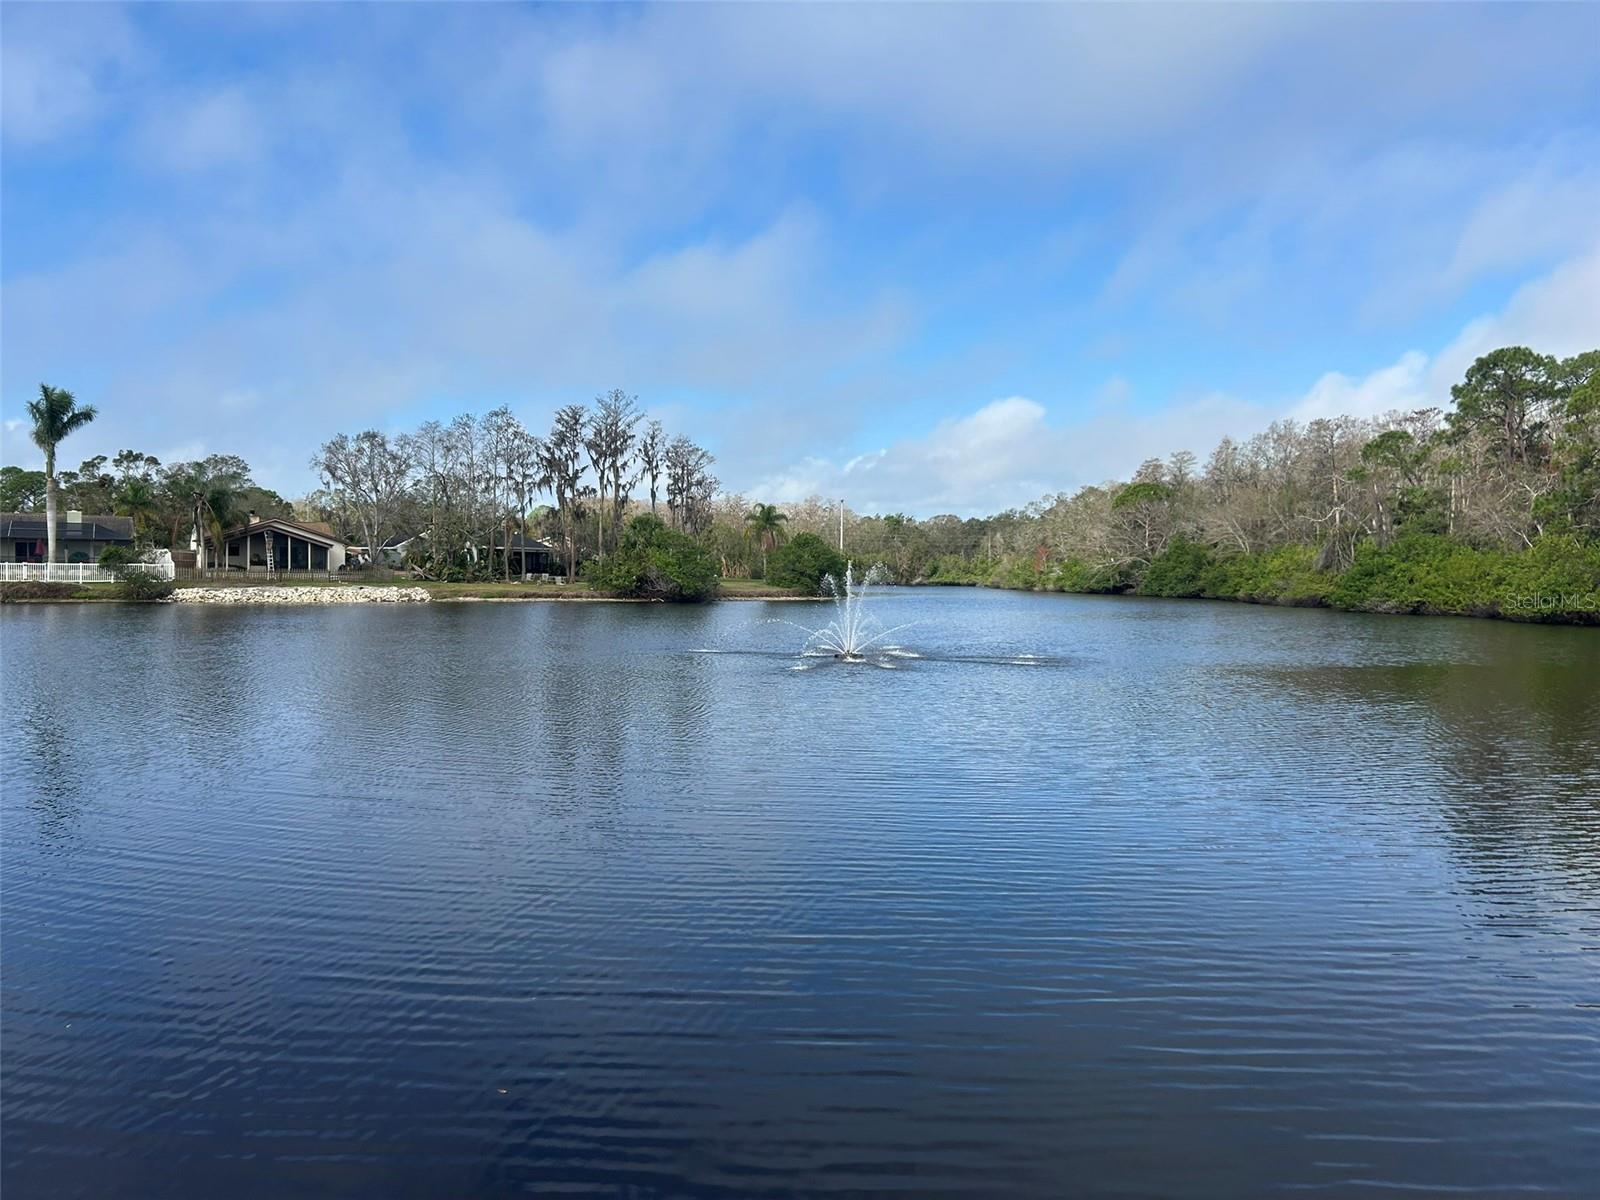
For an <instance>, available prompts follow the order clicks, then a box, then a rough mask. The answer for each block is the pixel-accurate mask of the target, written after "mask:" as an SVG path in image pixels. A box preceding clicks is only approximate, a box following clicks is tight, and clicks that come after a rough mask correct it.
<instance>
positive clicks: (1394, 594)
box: [1330, 534, 1600, 623]
mask: <svg viewBox="0 0 1600 1200" xmlns="http://www.w3.org/2000/svg"><path fill="white" fill-rule="evenodd" d="M1330 599H1331V601H1332V602H1333V603H1334V604H1335V605H1337V606H1338V607H1339V608H1349V609H1355V610H1358V611H1362V612H1396V613H1457V614H1460V615H1463V616H1510V617H1516V618H1519V619H1521V620H1546V621H1549V620H1579V621H1585V622H1589V623H1600V546H1595V545H1593V544H1591V543H1584V542H1582V541H1579V540H1578V539H1577V538H1574V537H1572V536H1570V535H1567V534H1547V535H1545V536H1544V537H1540V538H1538V539H1536V540H1535V541H1534V544H1533V546H1532V547H1530V548H1529V549H1527V550H1525V551H1522V552H1520V553H1511V552H1507V551H1504V550H1481V549H1478V548H1476V547H1473V546H1467V545H1463V544H1462V543H1460V542H1455V541H1451V540H1449V539H1448V538H1444V537H1440V536H1436V535H1431V534H1430V535H1420V534H1418V535H1409V536H1406V537H1402V538H1400V539H1398V540H1397V541H1396V542H1395V543H1394V544H1393V545H1391V546H1388V547H1386V548H1383V549H1379V548H1378V547H1377V546H1376V545H1375V544H1373V543H1371V542H1366V543H1363V544H1362V545H1360V546H1358V547H1357V548H1356V556H1355V562H1354V564H1353V565H1352V566H1351V567H1350V569H1349V570H1348V571H1346V572H1345V573H1344V574H1343V575H1341V576H1340V577H1339V581H1338V584H1337V585H1336V586H1335V587H1334V589H1333V591H1332V594H1331V596H1330Z"/></svg>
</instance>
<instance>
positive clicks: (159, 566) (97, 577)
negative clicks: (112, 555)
mask: <svg viewBox="0 0 1600 1200" xmlns="http://www.w3.org/2000/svg"><path fill="white" fill-rule="evenodd" d="M128 569H129V570H130V571H146V572H148V573H149V574H151V575H154V576H155V577H156V578H157V579H171V578H173V576H174V575H175V574H176V572H175V571H174V570H173V567H172V559H171V558H170V557H168V558H166V559H165V560H164V561H161V562H153V563H129V564H128ZM24 580H29V581H34V582H39V583H115V582H116V576H114V575H112V574H111V572H110V571H107V570H106V569H105V568H104V567H102V566H100V565H98V564H96V563H86V562H83V563H14V562H0V583H20V582H22V581H24Z"/></svg>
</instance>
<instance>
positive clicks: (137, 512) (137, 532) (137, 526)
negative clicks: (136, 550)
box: [117, 476, 160, 546]
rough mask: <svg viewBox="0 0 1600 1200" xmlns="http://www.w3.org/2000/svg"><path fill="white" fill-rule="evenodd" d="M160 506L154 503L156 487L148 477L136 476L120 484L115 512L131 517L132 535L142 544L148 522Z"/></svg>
mask: <svg viewBox="0 0 1600 1200" xmlns="http://www.w3.org/2000/svg"><path fill="white" fill-rule="evenodd" d="M159 511H160V506H159V505H158V504H157V503H156V489H155V488H154V487H153V486H152V485H151V483H150V481H149V480H148V479H140V478H138V477H137V476H135V477H133V478H132V479H129V480H128V481H127V482H125V483H124V484H123V485H122V488H121V490H120V492H119V493H118V495H117V514H118V515H119V516H123V517H132V518H133V536H134V538H135V540H136V541H137V542H138V543H139V544H140V545H141V546H142V545H143V544H144V540H145V535H146V534H148V533H149V531H150V524H151V522H152V521H153V520H155V517H156V514H157V512H159Z"/></svg>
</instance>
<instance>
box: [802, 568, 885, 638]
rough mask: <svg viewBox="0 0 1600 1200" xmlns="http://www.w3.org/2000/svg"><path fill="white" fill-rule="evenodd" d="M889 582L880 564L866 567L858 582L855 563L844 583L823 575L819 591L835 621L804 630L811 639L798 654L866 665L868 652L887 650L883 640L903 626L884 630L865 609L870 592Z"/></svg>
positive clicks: (845, 571) (875, 618) (879, 622)
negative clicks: (830, 606)
mask: <svg viewBox="0 0 1600 1200" xmlns="http://www.w3.org/2000/svg"><path fill="white" fill-rule="evenodd" d="M888 582H889V570H888V568H887V567H885V566H884V565H883V564H882V563H878V564H877V565H875V566H873V567H870V568H868V570H867V571H866V572H865V573H864V574H863V575H862V576H861V577H860V578H859V579H858V578H856V573H855V564H854V563H849V564H847V565H846V566H845V570H844V579H843V580H839V579H835V578H834V577H833V576H832V575H824V576H823V577H822V592H823V594H824V595H825V596H828V597H830V598H831V599H832V600H833V604H834V618H833V620H832V621H829V622H828V623H827V624H826V625H824V626H823V627H822V628H821V629H810V630H807V633H808V634H809V635H810V636H809V637H807V638H806V643H805V645H804V646H802V647H801V648H800V653H801V654H803V655H831V656H832V657H834V658H837V659H840V660H842V661H844V662H865V661H867V658H868V652H869V651H873V650H878V651H884V650H888V649H890V648H891V647H888V646H886V645H884V641H885V639H886V638H888V637H889V636H890V635H892V634H894V633H897V632H899V631H900V630H902V629H904V628H906V626H905V625H896V626H894V627H892V628H887V629H886V628H884V626H883V623H882V622H881V621H879V620H878V619H877V617H875V616H873V615H872V613H871V611H870V610H869V609H868V608H867V597H868V596H869V594H870V593H871V591H872V589H873V588H875V587H881V586H883V585H884V584H886V583H888Z"/></svg>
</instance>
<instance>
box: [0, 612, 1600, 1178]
mask: <svg viewBox="0 0 1600 1200" xmlns="http://www.w3.org/2000/svg"><path fill="white" fill-rule="evenodd" d="M881 604H882V610H883V615H884V617H885V619H886V620H890V621H898V620H916V621H918V622H919V623H918V624H917V625H916V626H915V627H913V628H912V629H910V630H907V631H906V632H905V634H904V636H903V638H902V639H901V640H902V641H903V642H904V644H906V645H907V646H909V647H911V648H913V649H915V650H917V651H919V652H921V653H923V654H924V655H925V657H923V658H920V659H904V660H900V661H899V663H898V664H897V669H894V670H885V669H879V668H875V667H872V666H854V665H846V664H832V663H830V664H828V665H827V666H825V667H822V668H820V669H814V670H805V671H796V670H793V669H792V667H793V665H794V664H793V660H792V659H790V658H788V657H787V654H788V653H789V652H790V651H792V650H793V649H794V648H795V647H796V646H797V645H798V643H799V641H800V640H802V637H803V635H801V634H799V633H798V632H797V631H795V630H794V629H792V628H790V627H788V626H785V625H782V624H776V623H771V622H770V620H768V619H770V618H773V617H788V618H792V619H797V620H802V621H806V620H811V619H813V618H815V619H817V620H821V619H823V617H824V614H823V613H821V612H820V611H819V610H817V609H815V608H813V607H811V606H802V605H766V604H721V605H716V606H710V607H705V608H698V609H673V608H665V607H656V606H651V607H636V606H618V605H577V604H540V605H507V604H453V605H452V604H435V605H430V606H417V607H406V606H393V607H390V606H379V607H365V606H352V607H348V608H344V607H341V608H304V609H222V608H188V607H182V608H180V607H171V606H163V607H153V608H118V607H111V606H93V607H88V606H80V607H69V606H61V607H51V606H37V607H30V608H25V609H13V610H11V611H8V612H6V613H5V614H4V617H3V623H0V638H3V642H0V650H3V699H4V728H5V732H6V739H5V751H4V766H3V768H0V771H3V773H0V782H3V811H0V817H3V826H0V831H3V847H4V855H3V861H0V869H3V870H0V903H3V910H0V951H3V958H4V961H3V1002H4V1027H3V1045H0V1056H3V1057H0V1071H3V1077H0V1084H3V1096H0V1101H3V1109H0V1114H3V1122H4V1126H3V1131H0V1132H3V1158H4V1177H3V1186H4V1194H5V1197H6V1200H25V1198H29V1197H54V1196H86V1197H121V1196H162V1197H180V1198H186V1197H208V1198H209V1197H257V1196H263V1197H265V1196H273V1197H277V1196H295V1197H320V1196H357V1195H370V1196H385V1197H413V1196H415V1197H452V1196H499V1195H506V1194H512V1193H516V1192H519V1191H527V1192H535V1191H536V1192H540V1193H543V1192H562V1193H564V1194H565V1193H599V1194H612V1195H617V1194H626V1195H634V1196H672V1195H726V1196H741V1197H742V1196H767V1195H772V1196H777V1195H823V1194H827V1195H875V1194H882V1193H887V1192H901V1193H906V1194H917V1195H942V1194H949V1195H954V1194H962V1195H984V1196H993V1195H1022V1194H1032V1195H1041V1196H1043V1195H1083V1196H1126V1197H1135V1196H1173V1197H1191V1196H1193V1197H1201V1196H1203V1197H1228V1198H1245V1197H1257V1196H1280V1195H1285V1194H1290V1193H1294V1192H1306V1193H1310V1194H1313V1195H1316V1194H1323V1195H1331V1196H1351V1195H1359V1196H1367V1195H1377V1196H1381V1195H1398V1194H1402V1193H1404V1194H1408V1195H1438V1194H1445V1193H1449V1192H1452V1191H1462V1192H1476V1193H1482V1194H1487V1195H1493V1196H1506V1195H1512V1194H1523V1193H1528V1192H1533V1193H1547V1194H1552V1195H1561V1196H1594V1195H1597V1194H1600V635H1597V634H1596V632H1595V631H1593V630H1583V629H1561V628H1549V629H1547V628H1536V627H1523V626H1513V625H1504V624H1496V623H1492V622H1474V621H1463V620H1448V619H1406V618H1382V617H1359V616H1350V615H1343V614H1332V613H1321V612H1304V611H1294V610H1281V609H1257V608H1249V607H1244V606H1233V605H1220V604H1216V605H1213V604H1205V603H1193V602H1160V601H1138V600H1122V599H1114V598H1107V599H1097V598H1074V597H1062V596H1029V595H1017V594H1009V593H995V592H975V591H971V590H960V591H934V590H927V591H917V592H897V593H890V594H888V595H886V596H884V597H883V598H882V600H881ZM764 622H765V623H764ZM702 651H713V653H703V652H702ZM1019 654H1033V655H1038V656H1040V657H1041V658H1042V659H1044V661H1043V662H1040V663H1037V664H1032V665H1019V664H1016V663H1012V662H1009V661H1007V660H1008V659H1010V658H1013V657H1015V656H1017V655H1019ZM957 656H959V657H957Z"/></svg>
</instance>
